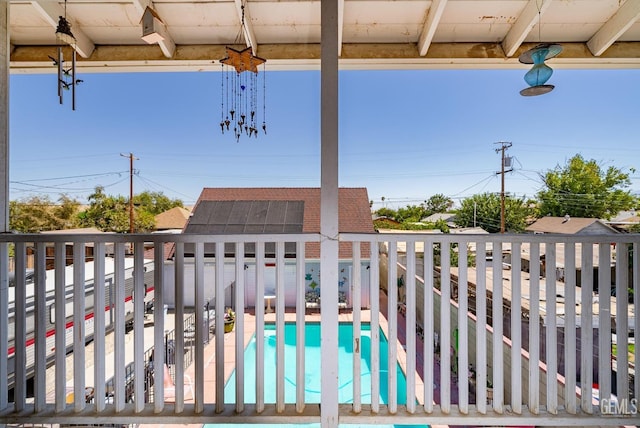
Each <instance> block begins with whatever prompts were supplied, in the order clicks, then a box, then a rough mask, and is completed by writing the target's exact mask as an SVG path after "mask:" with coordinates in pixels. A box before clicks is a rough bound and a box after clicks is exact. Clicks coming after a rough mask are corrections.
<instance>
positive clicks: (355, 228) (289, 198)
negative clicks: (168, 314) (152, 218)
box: [166, 188, 374, 307]
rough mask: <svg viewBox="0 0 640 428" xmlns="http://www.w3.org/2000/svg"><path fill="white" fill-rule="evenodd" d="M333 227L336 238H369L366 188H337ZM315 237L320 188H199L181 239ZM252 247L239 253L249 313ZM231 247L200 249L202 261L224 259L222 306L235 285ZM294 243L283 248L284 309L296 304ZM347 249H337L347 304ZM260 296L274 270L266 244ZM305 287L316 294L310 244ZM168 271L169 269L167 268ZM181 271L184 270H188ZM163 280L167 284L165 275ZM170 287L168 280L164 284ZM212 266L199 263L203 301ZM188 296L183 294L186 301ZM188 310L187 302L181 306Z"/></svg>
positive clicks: (316, 252) (209, 294)
mask: <svg viewBox="0 0 640 428" xmlns="http://www.w3.org/2000/svg"><path fill="white" fill-rule="evenodd" d="M338 200H339V207H338V224H339V225H338V227H339V231H340V232H352V233H373V232H374V228H373V221H372V219H371V211H370V207H369V197H368V194H367V189H366V188H340V189H339V190H338ZM319 232H320V188H205V189H203V190H202V193H201V194H200V198H199V199H198V201H197V203H196V205H195V206H194V208H193V214H192V215H191V216H190V217H189V219H188V221H187V224H186V226H185V228H184V233H187V234H189V233H196V234H211V235H229V234H253V235H258V234H281V233H289V234H291V233H300V234H302V233H319ZM255 246H256V244H247V245H245V248H244V253H245V257H246V259H245V260H246V267H245V273H246V277H245V284H246V289H245V299H246V300H245V304H246V305H247V306H248V307H252V306H254V305H255V304H256V302H255V299H256V295H255V284H254V282H253V281H255V269H256V265H255V263H256V261H255V253H256V248H255ZM184 251H185V257H187V258H189V257H191V256H192V255H193V253H194V246H193V244H185V249H184ZM235 251H236V249H235V245H234V244H233V243H226V244H225V246H224V248H223V249H221V248H217V247H216V246H214V245H213V244H208V243H205V245H204V254H205V258H206V259H207V258H208V259H213V258H215V257H216V256H219V255H220V254H221V252H222V253H223V256H224V257H225V272H224V282H225V289H228V290H227V292H226V294H225V303H226V304H231V301H232V300H231V295H232V294H233V291H232V287H233V285H234V283H235V269H234V263H235ZM296 253H297V251H296V243H295V242H290V243H286V244H285V254H284V256H285V271H284V277H285V296H284V297H285V305H286V306H294V305H295V302H296V294H295V292H296V272H295V269H296V265H295V256H296ZM352 254H353V253H352V248H351V244H350V243H343V242H341V243H340V246H339V259H340V260H339V269H340V282H339V290H340V294H341V296H342V297H343V298H344V299H345V302H346V303H347V304H348V302H350V296H349V292H350V291H349V290H350V284H351V271H352V266H351V258H352ZM369 256H370V247H369V245H366V244H363V245H362V246H361V260H362V261H361V263H362V266H363V269H362V278H361V279H362V289H363V296H362V305H363V307H365V306H368V304H369V292H368V284H369V277H368V271H367V270H366V269H365V268H366V267H367V266H368V264H369ZM265 258H266V259H265V272H266V279H265V290H266V291H270V292H273V290H274V289H275V278H276V266H275V263H274V258H275V245H274V243H269V242H267V243H266V245H265ZM305 259H306V262H305V278H306V279H305V286H306V287H307V288H308V289H313V290H315V289H321V286H322V283H321V279H320V244H319V243H316V242H313V243H307V244H306V245H305ZM168 266H169V268H171V264H169V265H168ZM188 269H189V268H188V267H185V270H188ZM166 278H169V279H170V278H173V273H172V272H168V273H167V275H166ZM170 281H171V279H170ZM188 281H193V275H192V274H191V273H190V272H186V274H185V289H189V288H192V287H193V284H192V283H191V284H188V283H187V282H188ZM214 284H215V265H214V264H213V263H208V262H207V263H205V299H209V300H210V299H212V298H214V287H213V285H214ZM172 288H173V284H169V287H167V291H168V293H167V299H168V300H167V303H168V304H169V305H171V302H172V300H173V297H172V296H171V295H172V294H173V292H172V290H171V289H172ZM191 293H192V292H187V293H185V299H189V297H188V296H189V295H191ZM185 303H186V304H188V302H185Z"/></svg>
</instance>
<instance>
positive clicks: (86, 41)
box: [31, 0, 95, 58]
mask: <svg viewBox="0 0 640 428" xmlns="http://www.w3.org/2000/svg"><path fill="white" fill-rule="evenodd" d="M31 5H32V6H33V7H34V8H35V9H36V10H37V11H38V12H39V13H40V15H42V17H43V18H44V19H45V20H46V21H47V22H48V23H49V24H51V28H52V29H53V30H52V34H54V33H55V30H56V28H58V20H59V19H60V17H61V16H65V15H66V12H65V10H64V9H63V8H62V7H61V6H60V5H59V4H58V2H52V1H46V0H37V1H32V2H31ZM67 21H68V22H69V24H71V32H72V33H73V37H75V39H76V45H75V46H74V49H75V50H76V52H78V53H79V54H80V56H82V57H83V58H89V57H90V56H91V54H92V53H93V50H94V49H95V45H94V44H93V41H92V40H91V39H90V38H89V37H87V35H86V34H85V33H84V32H83V31H82V30H81V29H80V27H79V26H78V25H77V24H76V23H75V22H74V21H73V18H70V17H67Z"/></svg>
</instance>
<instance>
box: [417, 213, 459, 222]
mask: <svg viewBox="0 0 640 428" xmlns="http://www.w3.org/2000/svg"><path fill="white" fill-rule="evenodd" d="M455 218H456V215H455V213H433V214H431V215H430V216H427V217H425V218H423V219H422V220H421V221H422V222H423V223H435V222H437V221H438V220H442V221H444V222H447V223H449V222H453V221H454V220H455Z"/></svg>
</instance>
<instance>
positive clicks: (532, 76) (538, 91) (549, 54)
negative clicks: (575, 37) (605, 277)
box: [518, 2, 562, 97]
mask: <svg viewBox="0 0 640 428" xmlns="http://www.w3.org/2000/svg"><path fill="white" fill-rule="evenodd" d="M536 5H537V6H538V43H539V44H538V46H536V47H534V48H533V49H529V50H528V51H526V52H524V53H523V54H522V55H520V57H518V61H520V62H521V63H522V64H533V67H531V70H529V71H528V72H527V73H526V74H525V75H524V80H525V82H527V84H528V85H529V87H528V88H524V89H523V90H521V91H520V95H522V96H525V97H530V96H535V95H542V94H546V93H548V92H551V91H553V88H555V86H553V85H547V84H546V83H547V81H548V80H549V79H550V78H551V75H552V74H553V69H552V68H551V67H549V66H548V65H547V64H545V63H544V62H545V61H546V60H548V59H551V58H554V57H556V56H557V55H558V54H560V52H562V46H560V45H559V44H557V43H542V42H541V41H540V40H541V38H542V37H541V31H542V29H541V27H542V25H541V16H542V11H541V10H540V5H538V4H537V2H536Z"/></svg>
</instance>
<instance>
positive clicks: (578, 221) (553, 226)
mask: <svg viewBox="0 0 640 428" xmlns="http://www.w3.org/2000/svg"><path fill="white" fill-rule="evenodd" d="M592 225H598V226H599V227H600V228H601V230H603V229H607V230H610V231H611V232H614V233H615V232H616V230H615V229H613V228H612V227H610V226H608V225H606V224H605V223H603V222H602V221H600V220H598V219H597V218H584V217H542V218H540V219H538V220H536V222H535V223H533V224H531V225H530V226H527V228H526V229H525V230H527V231H528V232H534V233H564V234H580V233H582V232H583V231H585V229H587V228H589V227H590V226H592Z"/></svg>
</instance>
